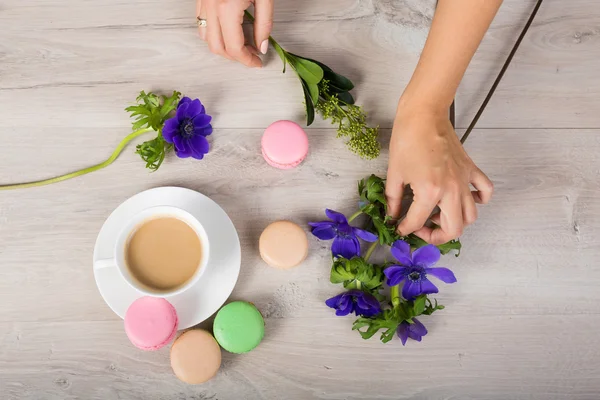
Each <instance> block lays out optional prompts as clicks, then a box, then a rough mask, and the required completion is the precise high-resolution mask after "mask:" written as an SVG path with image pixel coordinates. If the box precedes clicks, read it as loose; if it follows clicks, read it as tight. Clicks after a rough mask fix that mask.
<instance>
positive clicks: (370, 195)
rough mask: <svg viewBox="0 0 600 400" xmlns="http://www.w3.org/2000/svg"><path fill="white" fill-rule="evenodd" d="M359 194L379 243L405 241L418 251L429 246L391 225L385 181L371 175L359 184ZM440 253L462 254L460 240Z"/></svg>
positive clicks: (452, 242) (449, 243) (450, 242)
mask: <svg viewBox="0 0 600 400" xmlns="http://www.w3.org/2000/svg"><path fill="white" fill-rule="evenodd" d="M358 194H359V196H360V204H361V207H360V209H361V211H362V212H363V213H364V214H367V215H368V216H369V218H370V219H371V223H372V225H373V226H372V229H371V230H372V231H373V233H375V234H377V236H378V237H379V243H380V244H382V245H384V244H385V245H388V246H391V245H392V243H394V242H395V241H396V240H400V239H402V240H404V241H406V242H407V243H408V244H410V246H411V248H412V249H413V250H414V249H418V248H419V247H423V246H425V245H427V242H426V241H424V240H423V239H421V238H420V237H418V236H417V235H415V234H412V233H411V234H410V235H407V236H400V235H399V234H398V233H397V232H396V225H395V224H393V223H391V222H392V221H391V218H390V217H389V216H388V215H387V212H386V211H387V200H386V198H385V180H384V179H382V178H380V177H378V176H376V175H371V176H369V177H368V178H365V179H363V180H361V181H359V182H358ZM437 247H438V249H440V253H442V254H448V253H449V252H451V251H452V250H456V252H457V253H456V256H457V257H458V255H459V254H460V248H461V243H460V240H458V239H456V240H451V241H449V242H447V243H444V244H442V245H439V246H437Z"/></svg>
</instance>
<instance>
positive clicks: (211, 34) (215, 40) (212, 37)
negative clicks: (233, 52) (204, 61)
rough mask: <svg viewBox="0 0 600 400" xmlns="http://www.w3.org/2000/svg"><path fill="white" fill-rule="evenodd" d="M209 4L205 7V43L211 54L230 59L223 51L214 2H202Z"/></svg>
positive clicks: (210, 0) (223, 46) (213, 0)
mask: <svg viewBox="0 0 600 400" xmlns="http://www.w3.org/2000/svg"><path fill="white" fill-rule="evenodd" d="M203 1H206V2H210V4H207V7H206V28H205V29H206V42H207V43H208V48H209V50H210V51H211V52H212V53H213V54H217V55H220V56H223V57H225V58H228V59H230V60H231V57H230V56H229V55H228V54H227V52H226V51H225V43H224V42H223V35H222V34H221V25H220V24H219V17H218V15H217V12H216V8H215V6H216V1H215V0H203Z"/></svg>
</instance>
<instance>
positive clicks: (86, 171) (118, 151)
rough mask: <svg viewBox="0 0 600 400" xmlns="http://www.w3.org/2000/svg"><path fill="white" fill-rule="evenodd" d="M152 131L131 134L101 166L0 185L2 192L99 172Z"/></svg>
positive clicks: (149, 129)
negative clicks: (138, 138)
mask: <svg viewBox="0 0 600 400" xmlns="http://www.w3.org/2000/svg"><path fill="white" fill-rule="evenodd" d="M152 131H153V129H151V128H144V129H139V130H137V131H134V132H132V133H130V134H129V135H127V136H126V137H125V138H124V139H123V140H121V143H119V145H118V146H117V148H116V149H115V151H113V153H112V154H111V156H110V157H108V159H107V160H106V161H104V162H101V163H100V164H97V165H94V166H91V167H88V168H84V169H80V170H79V171H75V172H71V173H69V174H65V175H60V176H57V177H54V178H50V179H44V180H41V181H35V182H27V183H16V184H13V185H0V190H12V189H25V188H30V187H36V186H44V185H50V184H52V183H57V182H62V181H66V180H67V179H71V178H76V177H78V176H81V175H85V174H89V173H90V172H94V171H98V170H99V169H102V168H105V167H108V166H109V165H110V164H112V163H113V162H114V161H115V160H116V159H117V157H119V154H121V152H122V151H123V149H124V148H125V146H127V144H129V142H131V141H132V140H133V139H135V138H136V137H138V136H141V135H143V134H144V133H147V132H152Z"/></svg>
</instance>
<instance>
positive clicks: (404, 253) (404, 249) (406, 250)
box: [390, 240, 412, 265]
mask: <svg viewBox="0 0 600 400" xmlns="http://www.w3.org/2000/svg"><path fill="white" fill-rule="evenodd" d="M390 251H391V253H392V255H393V256H394V258H395V259H396V260H398V261H400V263H401V264H403V265H412V258H411V256H410V245H409V244H408V243H406V242H405V241H403V240H396V241H395V242H394V243H393V244H392V248H391V249H390Z"/></svg>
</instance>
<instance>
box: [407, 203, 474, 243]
mask: <svg viewBox="0 0 600 400" xmlns="http://www.w3.org/2000/svg"><path fill="white" fill-rule="evenodd" d="M439 207H440V213H439V218H438V217H437V215H434V216H432V218H431V219H432V221H433V220H434V219H436V220H437V219H439V221H438V222H439V223H437V222H436V225H439V226H438V227H437V228H434V229H432V228H429V227H427V226H424V227H422V228H420V229H418V230H416V231H415V235H417V236H419V237H420V238H421V239H423V240H425V241H426V242H427V243H431V244H435V245H439V244H444V243H446V242H448V241H450V240H452V239H456V238H458V237H459V236H460V235H461V234H462V229H463V215H462V207H461V202H460V197H458V196H454V195H452V194H449V195H447V196H445V197H444V198H442V200H441V201H440V204H439ZM434 222H435V221H434Z"/></svg>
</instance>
